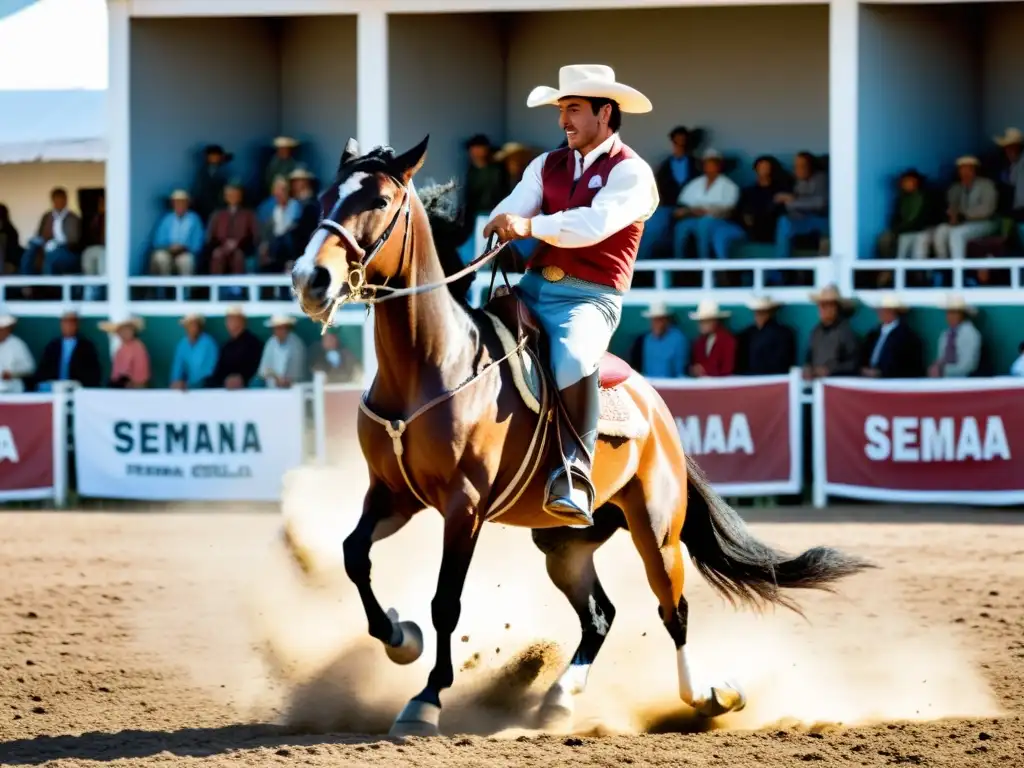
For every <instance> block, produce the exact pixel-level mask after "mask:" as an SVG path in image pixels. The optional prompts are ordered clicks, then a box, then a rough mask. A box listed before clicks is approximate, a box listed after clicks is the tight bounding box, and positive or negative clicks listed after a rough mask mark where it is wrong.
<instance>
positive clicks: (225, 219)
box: [206, 180, 260, 275]
mask: <svg viewBox="0 0 1024 768" xmlns="http://www.w3.org/2000/svg"><path fill="white" fill-rule="evenodd" d="M224 202H225V203H226V205H225V207H223V208H221V209H219V210H218V211H216V212H215V213H214V214H213V216H212V217H211V218H210V225H209V227H208V228H207V232H206V243H207V245H208V246H209V248H210V274H211V275H224V274H227V275H243V274H245V257H246V256H247V255H249V254H251V253H253V252H254V251H255V250H256V246H257V244H258V243H259V237H260V234H259V231H260V228H259V224H258V223H257V222H256V214H255V213H253V212H252V211H251V210H249V209H248V208H244V207H243V206H242V184H241V182H240V181H237V180H233V181H231V182H229V183H228V185H227V186H226V187H224Z"/></svg>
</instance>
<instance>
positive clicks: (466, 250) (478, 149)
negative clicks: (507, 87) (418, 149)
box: [459, 133, 509, 263]
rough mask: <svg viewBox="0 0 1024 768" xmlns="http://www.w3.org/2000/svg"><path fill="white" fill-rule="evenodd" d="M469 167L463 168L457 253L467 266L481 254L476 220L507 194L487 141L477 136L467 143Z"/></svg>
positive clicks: (502, 171) (500, 168)
mask: <svg viewBox="0 0 1024 768" xmlns="http://www.w3.org/2000/svg"><path fill="white" fill-rule="evenodd" d="M466 151H467V152H468V153H469V167H468V168H467V169H466V181H465V195H464V198H463V203H462V233H463V234H462V236H463V238H464V239H463V242H462V245H461V246H460V247H459V254H460V256H461V257H462V260H463V261H464V262H466V263H468V262H470V261H472V260H473V259H474V258H476V257H477V256H479V255H480V254H478V253H475V250H476V227H477V219H478V218H481V217H483V218H486V217H487V216H489V215H490V212H491V211H492V210H494V208H496V207H497V205H498V203H500V202H501V201H502V200H503V199H504V197H505V195H506V194H508V191H509V185H508V177H507V175H506V173H505V168H504V166H502V165H499V164H498V163H495V162H494V158H493V154H494V149H493V146H492V145H491V141H490V139H488V138H487V137H486V136H485V135H484V134H482V133H478V134H477V135H475V136H473V137H472V138H471V139H470V140H469V141H467V142H466Z"/></svg>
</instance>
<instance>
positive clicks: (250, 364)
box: [207, 306, 263, 389]
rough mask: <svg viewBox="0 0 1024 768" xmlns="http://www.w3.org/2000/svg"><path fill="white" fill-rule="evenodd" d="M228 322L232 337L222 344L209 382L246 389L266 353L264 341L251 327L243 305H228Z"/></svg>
mask: <svg viewBox="0 0 1024 768" xmlns="http://www.w3.org/2000/svg"><path fill="white" fill-rule="evenodd" d="M224 326H225V327H226V328H227V331H228V336H229V337H230V338H229V339H228V340H227V341H226V342H225V343H224V346H223V347H221V350H220V356H219V357H218V358H217V367H216V368H214V370H213V375H212V376H210V378H209V380H208V381H207V386H210V387H214V388H217V389H220V388H223V389H244V388H245V387H248V386H249V384H250V383H251V382H252V379H253V377H254V376H255V375H256V371H257V370H258V369H259V365H260V357H261V356H262V355H263V342H261V341H260V340H259V339H258V338H256V334H255V333H253V332H252V331H250V330H249V328H248V325H247V321H246V317H245V312H244V311H243V310H242V308H241V307H239V306H232V307H228V310H227V312H225V313H224Z"/></svg>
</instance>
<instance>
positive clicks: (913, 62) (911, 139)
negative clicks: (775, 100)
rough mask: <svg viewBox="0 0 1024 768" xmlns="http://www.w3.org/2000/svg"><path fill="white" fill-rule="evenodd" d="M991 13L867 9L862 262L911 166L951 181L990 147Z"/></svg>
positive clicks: (862, 132)
mask: <svg viewBox="0 0 1024 768" xmlns="http://www.w3.org/2000/svg"><path fill="white" fill-rule="evenodd" d="M1000 7H1001V6H998V5H996V4H992V5H990V6H989V8H992V9H998V8H1000ZM985 10H987V9H975V8H967V7H964V6H924V7H921V6H877V5H876V6H870V5H865V6H862V8H861V13H860V18H861V24H860V104H859V107H860V115H859V119H860V126H859V130H860V146H859V153H858V159H859V181H858V200H859V205H860V244H861V245H860V250H861V253H860V255H861V256H862V257H864V256H871V255H872V254H873V253H874V248H875V243H876V241H877V238H878V235H879V233H880V232H882V231H883V230H884V228H885V224H886V219H887V216H888V213H889V209H890V206H891V203H892V199H893V190H894V181H895V178H896V176H897V175H898V174H899V173H900V172H901V171H902V170H903V169H904V168H906V167H909V166H916V167H917V169H918V170H919V171H921V172H922V173H924V174H925V175H926V176H928V177H930V178H931V179H932V180H936V181H941V182H942V183H943V184H946V183H948V181H949V179H950V178H951V175H952V173H953V167H954V161H955V160H956V158H957V157H958V156H959V155H963V154H968V153H972V154H973V153H977V152H980V151H982V149H984V147H983V146H979V142H982V144H983V136H982V122H983V118H982V115H983V104H984V103H985V101H986V100H985V88H984V87H983V82H985V83H987V82H988V81H987V79H984V78H983V76H982V57H981V46H980V45H979V37H978V34H979V32H980V29H981V19H982V17H981V15H980V14H981V13H982V12H984V11H985ZM1022 18H1024V17H1022ZM1021 29H1024V26H1022V27H1021ZM1011 45H1012V44H1011V43H1010V41H1009V40H1008V41H1007V44H1006V46H1004V47H1005V49H1006V54H1004V55H1003V59H1004V62H1005V65H1006V66H1007V67H1009V66H1012V65H1011V64H1010V56H1011V54H1010V50H1011ZM1019 91H1020V89H1019V88H1018V92H1019Z"/></svg>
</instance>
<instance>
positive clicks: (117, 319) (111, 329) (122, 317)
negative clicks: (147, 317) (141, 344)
mask: <svg viewBox="0 0 1024 768" xmlns="http://www.w3.org/2000/svg"><path fill="white" fill-rule="evenodd" d="M125 325H132V326H135V330H136V331H141V330H142V329H143V328H145V327H146V322H145V321H144V320H143V319H142V318H141V317H136V316H135V315H131V314H128V313H127V312H117V313H115V314H112V315H111V316H110V319H108V320H103V321H101V322H100V324H99V327H100V330H101V331H103V332H104V333H117V331H118V330H119V329H120V328H121V327H122V326H125Z"/></svg>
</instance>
